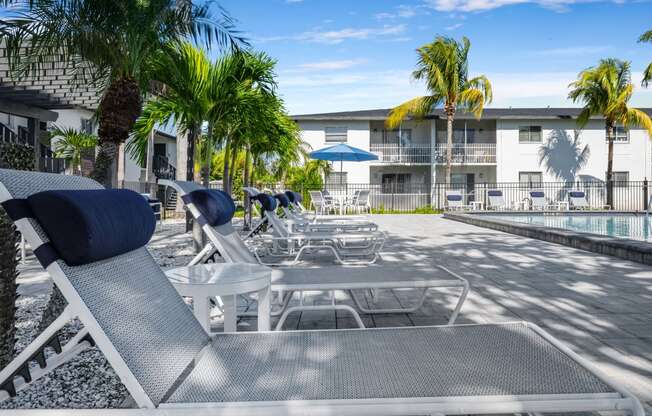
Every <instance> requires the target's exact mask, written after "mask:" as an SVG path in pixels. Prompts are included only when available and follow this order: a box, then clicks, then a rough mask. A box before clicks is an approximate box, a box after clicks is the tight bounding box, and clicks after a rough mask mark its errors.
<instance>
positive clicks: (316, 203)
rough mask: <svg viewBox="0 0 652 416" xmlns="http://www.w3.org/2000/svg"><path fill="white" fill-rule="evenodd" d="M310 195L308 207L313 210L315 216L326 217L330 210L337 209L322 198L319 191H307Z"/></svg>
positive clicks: (330, 202)
mask: <svg viewBox="0 0 652 416" xmlns="http://www.w3.org/2000/svg"><path fill="white" fill-rule="evenodd" d="M308 192H309V193H310V206H311V207H312V208H313V209H314V210H315V216H317V215H328V214H329V213H330V211H331V210H336V209H337V208H336V207H335V205H333V203H332V200H331V201H329V200H327V199H326V198H324V195H323V193H322V192H321V191H308Z"/></svg>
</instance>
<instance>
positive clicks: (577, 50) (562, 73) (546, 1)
mask: <svg viewBox="0 0 652 416" xmlns="http://www.w3.org/2000/svg"><path fill="white" fill-rule="evenodd" d="M220 4H221V5H222V6H223V7H224V8H225V9H226V10H227V11H229V12H230V13H231V15H232V16H233V17H235V18H236V19H237V20H238V27H239V28H240V29H241V30H242V31H243V32H244V33H245V34H246V36H247V37H248V38H249V39H250V41H251V43H252V45H253V46H254V48H255V49H258V50H263V51H265V52H267V53H268V54H270V55H271V56H272V57H274V58H275V59H277V60H278V66H277V72H278V75H279V77H278V79H279V91H280V93H281V95H282V96H283V97H284V99H285V101H286V105H287V107H288V109H289V111H290V112H291V113H292V114H303V113H315V112H327V111H345V110H360V109H370V108H386V107H392V106H394V105H397V104H399V103H400V102H402V101H404V100H406V99H409V98H412V97H414V96H417V95H422V94H424V93H425V90H424V88H423V86H422V85H420V84H419V83H417V82H414V81H412V80H411V79H410V73H411V71H412V69H413V68H414V63H415V61H416V54H415V49H416V48H417V47H418V46H420V45H422V44H424V43H426V42H429V41H431V40H432V39H433V38H434V37H435V36H436V35H445V36H452V37H455V38H461V37H462V36H467V37H468V38H469V39H470V40H471V53H470V72H471V74H472V75H477V74H485V75H487V76H488V77H489V79H490V80H491V81H492V83H493V86H494V102H493V104H492V106H493V107H508V106H513V107H527V106H548V105H549V106H570V105H572V103H570V102H569V101H567V99H566V95H567V93H568V89H567V85H568V83H569V82H570V81H572V80H573V79H574V77H575V76H576V75H577V73H578V72H579V71H580V70H582V69H584V68H586V67H588V66H591V65H594V64H595V63H597V61H598V60H599V59H600V58H602V57H616V58H620V59H626V60H629V61H631V62H632V71H633V78H634V80H635V82H636V83H637V92H636V93H635V96H634V98H633V103H634V104H635V105H638V106H648V107H652V87H651V88H649V89H648V90H645V89H642V88H641V87H640V86H639V85H640V83H639V81H640V77H641V72H642V71H643V69H644V68H645V66H646V65H647V64H648V63H649V62H651V61H652V44H639V43H637V39H638V37H639V36H640V35H641V33H643V32H644V31H646V30H650V29H652V19H651V18H650V17H651V16H652V2H650V1H649V0H648V1H628V0H618V1H593V0H411V1H408V0H405V1H389V0H373V1H372V0H349V1H343V0H246V1H242V0H222V1H220Z"/></svg>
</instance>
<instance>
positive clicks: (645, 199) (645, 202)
mask: <svg viewBox="0 0 652 416" xmlns="http://www.w3.org/2000/svg"><path fill="white" fill-rule="evenodd" d="M648 208H649V207H648V190H647V178H645V179H643V211H647V210H648Z"/></svg>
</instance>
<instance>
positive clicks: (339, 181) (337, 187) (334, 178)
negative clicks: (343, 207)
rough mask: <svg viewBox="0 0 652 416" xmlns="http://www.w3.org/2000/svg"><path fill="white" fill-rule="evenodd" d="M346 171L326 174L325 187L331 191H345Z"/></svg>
mask: <svg viewBox="0 0 652 416" xmlns="http://www.w3.org/2000/svg"><path fill="white" fill-rule="evenodd" d="M347 173H348V172H331V173H329V174H328V175H326V183H325V188H326V190H328V191H332V192H344V191H346V184H347V178H346V175H347Z"/></svg>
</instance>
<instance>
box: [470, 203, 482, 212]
mask: <svg viewBox="0 0 652 416" xmlns="http://www.w3.org/2000/svg"><path fill="white" fill-rule="evenodd" d="M471 209H472V210H473V211H478V210H479V211H482V210H483V209H484V202H482V201H471Z"/></svg>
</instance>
